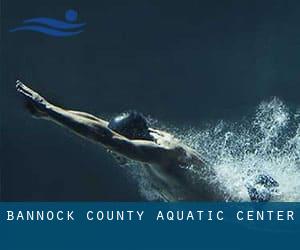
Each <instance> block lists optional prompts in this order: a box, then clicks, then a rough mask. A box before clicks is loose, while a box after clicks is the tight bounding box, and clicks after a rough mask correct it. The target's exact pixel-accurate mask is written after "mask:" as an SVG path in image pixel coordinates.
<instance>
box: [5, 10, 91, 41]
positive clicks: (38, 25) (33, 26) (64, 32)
mask: <svg viewBox="0 0 300 250" xmlns="http://www.w3.org/2000/svg"><path fill="white" fill-rule="evenodd" d="M65 19H66V21H67V22H65V21H61V20H57V19H53V18H47V17H37V18H32V19H27V20H24V21H23V24H24V25H23V26H19V27H16V28H14V29H11V30H9V31H10V32H16V31H35V32H39V33H43V34H46V35H50V36H56V37H65V36H74V35H77V34H79V33H81V32H83V29H80V28H82V27H83V26H85V23H73V22H75V21H76V19H77V12H76V11H75V10H67V11H66V12H65ZM47 26H48V27H47ZM76 29H77V30H76Z"/></svg>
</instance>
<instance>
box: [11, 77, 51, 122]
mask: <svg viewBox="0 0 300 250" xmlns="http://www.w3.org/2000/svg"><path fill="white" fill-rule="evenodd" d="M16 90H17V91H18V92H19V93H20V94H21V95H22V96H23V97H24V98H25V105H26V108H27V109H28V111H29V112H30V113H31V114H32V115H33V116H34V117H35V118H41V117H46V116H47V113H46V112H45V110H46V108H47V106H48V105H49V103H48V102H47V101H46V100H45V98H43V97H42V96H40V95H39V94H38V93H36V92H35V91H33V90H32V89H30V88H29V87H27V86H26V85H25V84H23V83H22V82H21V81H20V80H17V81H16Z"/></svg>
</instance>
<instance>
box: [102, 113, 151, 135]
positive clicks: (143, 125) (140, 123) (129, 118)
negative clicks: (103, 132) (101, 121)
mask: <svg viewBox="0 0 300 250" xmlns="http://www.w3.org/2000/svg"><path fill="white" fill-rule="evenodd" d="M108 127H109V128H110V129H111V130H113V131H115V132H117V133H119V134H121V135H123V136H125V137H127V138H129V139H140V140H153V138H152V136H151V135H150V133H149V129H148V128H149V125H148V121H147V119H146V118H145V116H144V115H143V114H141V113H139V112H136V111H129V112H124V113H121V114H120V115H118V116H116V117H114V118H113V119H111V120H110V121H109V124H108Z"/></svg>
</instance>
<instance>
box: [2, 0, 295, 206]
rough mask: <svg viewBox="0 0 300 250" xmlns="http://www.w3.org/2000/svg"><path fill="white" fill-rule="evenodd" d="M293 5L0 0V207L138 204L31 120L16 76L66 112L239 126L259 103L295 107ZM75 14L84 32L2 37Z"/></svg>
mask: <svg viewBox="0 0 300 250" xmlns="http://www.w3.org/2000/svg"><path fill="white" fill-rule="evenodd" d="M299 7H300V2H299V1H296V0H295V1H287V0H270V1H269V0H264V1H261V0H257V1H256V0H249V1H247V0H243V1H240V0H236V1H228V0H218V1H216V0H210V1H193V0H191V1H150V0H138V1H137V0H136V1H135V0H133V1H121V0H120V1H116V0H109V1H92V0H82V1H73V0H72V1H67V0H52V1H38V0H35V1H34V0H26V1H19V0H2V1H1V54H2V55H1V98H0V99H1V151H0V154H1V156H0V157H1V168H2V171H1V178H2V179H1V199H2V200H9V201H11V200H48V201H49V200H55V201H56V200H135V201H136V200H141V199H142V198H141V197H140V196H139V194H138V191H137V187H136V185H135V183H134V182H132V181H131V180H130V178H129V177H128V176H127V175H126V173H125V171H124V170H123V169H120V168H119V167H118V166H117V164H116V163H115V161H114V160H113V159H112V158H111V156H109V155H107V153H106V152H105V150H103V149H102V148H101V147H98V146H96V145H94V144H90V143H89V142H85V141H84V140H82V139H81V138H77V137H76V136H73V135H70V134H69V132H68V131H66V130H63V129H61V128H58V127H57V126H54V125H53V124H49V123H47V122H46V121H37V120H33V119H31V118H30V117H29V116H28V115H27V113H26V112H25V111H24V109H23V107H22V101H21V100H20V98H19V97H18V96H17V94H16V92H15V90H14V85H15V80H16V79H17V78H19V79H21V80H23V81H24V82H26V83H28V84H29V85H30V86H32V87H33V88H34V89H36V90H38V91H40V93H42V94H43V95H44V96H46V97H47V98H48V99H49V100H50V101H52V102H54V103H56V104H59V105H62V106H63V107H66V108H72V109H78V110H84V111H89V112H91V113H94V114H96V115H99V116H102V117H105V118H109V117H111V116H112V115H113V114H116V113H118V112H120V111H123V110H127V109H137V110H140V111H142V112H144V113H145V114H150V115H151V116H152V117H154V118H157V119H159V120H161V121H163V122H165V123H168V124H172V125H174V126H178V125H181V126H190V125H192V126H195V125H199V124H201V123H202V122H206V121H209V120H219V119H224V118H225V119H240V118H241V117H242V116H243V115H247V114H248V112H251V110H254V108H255V106H256V105H257V104H258V103H260V102H261V101H262V100H264V99H266V98H270V97H271V96H274V95H275V96H279V97H280V98H281V99H283V100H284V101H285V102H288V103H291V104H293V105H298V104H299V103H300V98H299V90H300V87H299V77H300V71H299V65H300V48H299V45H300V30H299V18H300V17H299V9H300V8H299ZM67 9H75V10H77V11H78V18H79V19H78V22H86V23H87V25H86V29H85V31H84V32H83V33H82V34H80V35H78V36H74V37H69V38H54V37H49V36H45V35H42V34H38V33H33V32H16V33H9V32H8V31H9V29H11V28H14V27H16V26H19V25H20V24H21V22H22V20H24V19H28V18H34V17H40V16H44V17H51V18H56V19H64V14H65V11H66V10H67Z"/></svg>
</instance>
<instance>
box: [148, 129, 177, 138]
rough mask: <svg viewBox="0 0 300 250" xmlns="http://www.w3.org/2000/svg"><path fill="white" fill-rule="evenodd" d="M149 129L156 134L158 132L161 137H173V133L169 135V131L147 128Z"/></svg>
mask: <svg viewBox="0 0 300 250" xmlns="http://www.w3.org/2000/svg"><path fill="white" fill-rule="evenodd" d="M149 131H150V132H152V133H156V134H158V135H160V136H163V137H173V135H171V134H170V133H168V132H165V131H161V130H158V129H153V128H149Z"/></svg>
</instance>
